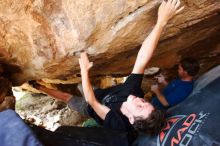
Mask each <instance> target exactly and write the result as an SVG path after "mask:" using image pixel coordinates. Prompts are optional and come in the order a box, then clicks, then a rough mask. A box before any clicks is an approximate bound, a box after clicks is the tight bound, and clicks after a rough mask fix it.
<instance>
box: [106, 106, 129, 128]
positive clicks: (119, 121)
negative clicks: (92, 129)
mask: <svg viewBox="0 0 220 146" xmlns="http://www.w3.org/2000/svg"><path fill="white" fill-rule="evenodd" d="M104 127H105V128H110V129H114V130H121V131H125V130H126V122H125V121H124V120H123V117H122V115H121V114H120V113H119V111H116V110H110V111H109V112H108V113H107V115H106V117H105V120H104Z"/></svg>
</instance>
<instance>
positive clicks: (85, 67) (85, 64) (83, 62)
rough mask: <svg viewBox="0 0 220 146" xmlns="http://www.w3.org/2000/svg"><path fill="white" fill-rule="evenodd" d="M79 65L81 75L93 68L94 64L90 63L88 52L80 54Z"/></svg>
mask: <svg viewBox="0 0 220 146" xmlns="http://www.w3.org/2000/svg"><path fill="white" fill-rule="evenodd" d="M79 65H80V69H81V73H88V71H89V70H90V68H92V66H93V63H92V62H89V59H88V56H87V53H86V52H82V53H81V54H80V58H79Z"/></svg>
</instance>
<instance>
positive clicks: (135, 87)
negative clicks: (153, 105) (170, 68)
mask: <svg viewBox="0 0 220 146" xmlns="http://www.w3.org/2000/svg"><path fill="white" fill-rule="evenodd" d="M142 79H143V74H131V75H130V76H129V77H128V78H127V80H126V81H125V83H124V84H120V85H117V86H114V87H110V88H107V89H96V90H95V91H94V92H95V96H96V98H97V99H98V101H99V102H100V103H102V104H104V105H106V106H107V107H109V108H110V111H109V112H108V113H107V115H106V118H105V119H104V120H102V119H101V118H100V117H99V116H98V115H97V114H96V113H95V111H94V110H93V109H92V108H91V107H90V106H89V107H88V113H89V115H90V116H91V117H93V118H94V119H95V120H96V121H97V122H98V123H99V124H101V125H103V126H104V127H105V128H110V129H114V130H120V131H125V132H128V136H129V140H132V139H133V138H134V135H133V133H134V128H133V126H132V125H131V124H130V122H129V120H128V118H127V117H126V116H124V115H123V114H122V113H121V111H120V107H121V105H122V103H123V102H124V101H126V100H127V97H128V96H129V95H131V94H132V95H135V96H138V97H142V98H143V97H144V93H143V91H142V89H141V83H142Z"/></svg>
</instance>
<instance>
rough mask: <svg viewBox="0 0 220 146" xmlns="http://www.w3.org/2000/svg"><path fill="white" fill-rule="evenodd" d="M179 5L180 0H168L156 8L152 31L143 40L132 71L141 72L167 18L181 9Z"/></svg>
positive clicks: (150, 55) (151, 53)
mask: <svg viewBox="0 0 220 146" xmlns="http://www.w3.org/2000/svg"><path fill="white" fill-rule="evenodd" d="M179 7H180V0H168V1H167V2H165V1H163V3H162V4H161V6H160V7H159V10H158V19H157V24H156V25H155V27H154V29H153V30H152V32H151V33H150V34H149V36H148V37H147V38H146V39H145V40H144V42H143V44H142V46H141V48H140V50H139V52H138V56H137V59H136V62H135V65H134V68H133V70H132V73H136V74H143V73H144V70H145V67H146V65H147V63H148V62H149V60H150V58H151V57H152V55H153V52H154V50H155V48H156V46H157V44H158V42H159V39H160V35H161V33H162V31H163V28H164V27H165V25H166V24H167V22H168V20H169V19H171V18H172V17H173V16H174V15H175V14H177V13H179V12H180V11H181V10H183V7H181V8H179Z"/></svg>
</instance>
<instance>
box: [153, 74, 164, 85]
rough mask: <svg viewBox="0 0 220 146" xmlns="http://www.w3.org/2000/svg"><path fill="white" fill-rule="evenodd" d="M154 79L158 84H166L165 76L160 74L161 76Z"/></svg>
mask: <svg viewBox="0 0 220 146" xmlns="http://www.w3.org/2000/svg"><path fill="white" fill-rule="evenodd" d="M154 78H155V79H157V82H158V83H165V82H166V79H165V77H164V75H163V74H159V75H157V76H155V77H154Z"/></svg>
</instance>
